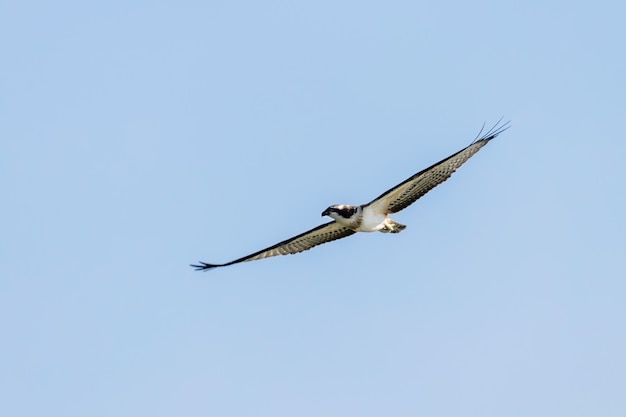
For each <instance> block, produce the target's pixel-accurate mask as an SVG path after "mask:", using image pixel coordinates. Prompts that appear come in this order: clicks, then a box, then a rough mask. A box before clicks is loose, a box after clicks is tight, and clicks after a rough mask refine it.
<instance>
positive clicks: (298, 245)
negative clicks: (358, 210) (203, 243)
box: [191, 220, 356, 271]
mask: <svg viewBox="0 0 626 417" xmlns="http://www.w3.org/2000/svg"><path fill="white" fill-rule="evenodd" d="M354 233H356V232H355V231H354V230H352V229H348V228H347V227H345V226H341V225H340V224H339V223H337V222H335V221H334V220H333V221H332V222H330V223H325V224H322V225H320V226H317V227H315V228H313V229H311V230H309V231H308V232H304V233H302V234H299V235H298V236H294V237H292V238H290V239H287V240H284V241H282V242H280V243H277V244H275V245H274V246H270V247H269V248H265V249H262V250H260V251H258V252H255V253H253V254H250V255H247V256H244V257H243V258H239V259H235V260H234V261H231V262H227V263H225V264H208V263H205V262H200V264H199V265H191V266H192V267H194V268H196V270H198V271H200V270H207V269H211V268H216V267H219V266H227V265H233V264H236V263H239V262H248V261H256V260H257V259H263V258H269V257H272V256H278V255H290V254H295V253H300V252H303V251H305V250H309V249H311V248H313V247H315V246H317V245H321V244H323V243H327V242H331V241H333V240H337V239H341V238H344V237H347V236H350V235H351V234H354Z"/></svg>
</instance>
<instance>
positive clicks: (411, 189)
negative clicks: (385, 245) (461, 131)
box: [366, 121, 509, 214]
mask: <svg viewBox="0 0 626 417" xmlns="http://www.w3.org/2000/svg"><path fill="white" fill-rule="evenodd" d="M499 123H500V121H498V123H496V125H495V126H494V127H493V128H491V129H490V130H489V131H488V132H487V133H485V134H484V135H483V136H481V137H479V138H477V139H476V140H475V141H474V142H472V143H471V144H470V145H469V146H468V147H466V148H465V149H462V150H460V151H459V152H457V153H455V154H454V155H451V156H449V157H447V158H446V159H444V160H441V161H439V162H437V163H436V164H434V165H432V166H430V167H428V168H426V169H425V170H423V171H420V172H418V173H417V174H415V175H413V176H412V177H410V178H408V179H407V180H406V181H404V182H402V183H401V184H398V185H397V186H395V187H393V188H392V189H390V190H387V191H385V192H384V193H382V194H381V195H380V196H378V197H377V198H375V199H374V200H372V201H370V202H369V203H367V204H366V206H369V207H371V208H372V209H373V210H374V211H376V212H378V213H384V214H389V213H397V212H399V211H400V210H402V209H404V208H406V207H408V206H409V205H411V204H413V203H414V202H415V201H417V199H419V198H420V197H422V196H423V195H424V194H426V193H427V192H429V191H430V190H432V189H433V188H435V187H436V186H438V185H439V184H441V183H442V182H444V181H445V180H447V179H448V178H450V176H451V175H452V174H453V173H454V171H456V170H457V168H459V167H460V166H461V165H463V164H464V163H465V162H466V161H467V160H468V159H470V158H471V157H472V156H473V155H474V154H475V153H476V152H478V151H479V150H480V149H481V148H482V147H483V146H485V145H486V144H487V143H489V141H490V140H492V139H494V138H495V137H496V136H498V135H499V134H500V133H502V132H504V131H505V130H506V129H508V128H509V126H508V124H509V122H506V123H504V124H503V125H501V126H498V125H499ZM481 133H482V131H481ZM479 135H480V133H479Z"/></svg>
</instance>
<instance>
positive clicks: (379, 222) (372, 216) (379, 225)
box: [356, 209, 387, 232]
mask: <svg viewBox="0 0 626 417" xmlns="http://www.w3.org/2000/svg"><path fill="white" fill-rule="evenodd" d="M386 220H387V216H385V215H384V214H378V213H372V210H367V209H365V210H363V221H362V222H361V225H360V226H359V228H358V229H356V230H357V231H358V232H378V231H380V230H381V229H383V228H384V227H385V221H386Z"/></svg>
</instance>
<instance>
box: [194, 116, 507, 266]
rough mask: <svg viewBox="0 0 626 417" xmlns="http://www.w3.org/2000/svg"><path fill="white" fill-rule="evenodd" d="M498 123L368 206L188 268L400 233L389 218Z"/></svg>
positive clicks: (331, 211) (343, 208)
mask: <svg viewBox="0 0 626 417" xmlns="http://www.w3.org/2000/svg"><path fill="white" fill-rule="evenodd" d="M500 121H501V120H500ZM500 121H498V123H496V124H495V126H494V127H492V128H491V129H490V130H489V131H488V132H486V133H485V134H483V135H482V136H481V133H482V131H483V129H481V131H480V132H479V133H478V137H477V138H476V139H475V140H474V141H473V142H472V143H471V144H470V145H469V146H467V147H466V148H464V149H461V150H460V151H458V152H457V153H455V154H454V155H450V156H449V157H447V158H445V159H443V160H441V161H439V162H437V163H436V164H434V165H431V166H430V167H428V168H426V169H424V170H422V171H420V172H418V173H417V174H415V175H413V176H411V177H409V178H407V179H406V180H405V181H403V182H401V183H400V184H398V185H396V186H395V187H393V188H391V189H389V190H387V191H385V192H384V193H382V194H381V195H379V196H378V197H376V198H375V199H374V200H372V201H370V202H369V203H367V204H361V205H360V206H350V205H347V204H336V205H332V206H330V207H328V208H327V209H326V210H324V211H323V212H322V217H323V216H328V217H330V218H331V219H333V220H332V221H331V222H328V223H324V224H322V225H320V226H317V227H315V228H313V229H311V230H309V231H307V232H304V233H302V234H299V235H298V236H294V237H292V238H290V239H287V240H284V241H282V242H280V243H277V244H275V245H273V246H270V247H269V248H265V249H262V250H260V251H258V252H255V253H252V254H250V255H246V256H244V257H242V258H239V259H235V260H234V261H230V262H226V263H223V264H209V263H206V262H200V263H199V265H191V266H192V267H193V268H196V270H198V271H203V270H208V269H213V268H217V267H222V266H228V265H234V264H237V263H240V262H249V261H256V260H258V259H264V258H270V257H272V256H278V255H289V254H295V253H300V252H303V251H305V250H309V249H311V248H313V247H315V246H318V245H321V244H323V243H328V242H332V241H333V240H337V239H342V238H344V237H347V236H350V235H353V234H355V233H356V232H383V233H400V232H401V231H403V230H404V229H406V226H405V225H403V224H400V223H398V222H396V221H394V220H391V219H390V218H389V217H388V215H389V214H395V213H397V212H399V211H400V210H402V209H404V208H406V207H408V206H410V205H411V204H413V203H414V202H415V201H417V199H419V198H420V197H422V196H423V195H424V194H426V193H427V192H429V191H430V190H432V189H433V188H435V187H436V186H437V185H439V184H441V183H442V182H444V181H445V180H447V179H448V178H450V176H451V175H452V174H453V173H454V171H456V170H457V168H459V167H460V166H461V165H463V164H464V163H465V162H466V161H467V160H468V159H470V158H471V157H472V156H473V155H474V154H475V153H476V152H478V151H479V150H480V149H481V148H482V147H483V146H485V145H486V144H487V143H489V141H491V140H492V139H494V138H495V137H497V136H498V135H499V134H500V133H502V132H504V131H505V130H507V129H508V128H509V127H510V126H509V122H506V123H504V124H502V125H500Z"/></svg>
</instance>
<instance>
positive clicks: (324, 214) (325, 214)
mask: <svg viewBox="0 0 626 417" xmlns="http://www.w3.org/2000/svg"><path fill="white" fill-rule="evenodd" d="M329 214H330V208H327V209H326V210H324V211H323V212H322V217H324V216H328V215H329Z"/></svg>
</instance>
